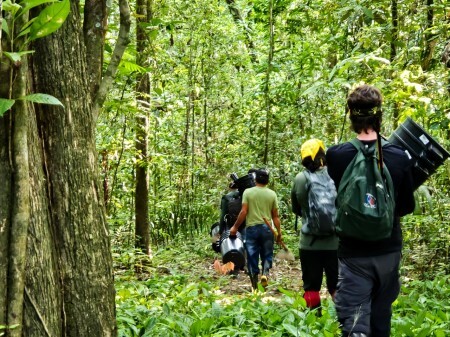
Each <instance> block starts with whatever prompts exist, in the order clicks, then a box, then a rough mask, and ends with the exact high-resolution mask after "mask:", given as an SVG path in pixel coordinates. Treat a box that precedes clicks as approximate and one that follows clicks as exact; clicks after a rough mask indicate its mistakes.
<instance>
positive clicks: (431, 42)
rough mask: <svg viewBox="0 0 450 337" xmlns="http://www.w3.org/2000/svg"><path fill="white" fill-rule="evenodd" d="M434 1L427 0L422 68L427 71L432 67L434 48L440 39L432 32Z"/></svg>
mask: <svg viewBox="0 0 450 337" xmlns="http://www.w3.org/2000/svg"><path fill="white" fill-rule="evenodd" d="M433 6H434V1H433V0H427V26H426V30H425V36H424V38H425V49H424V50H423V52H422V69H423V70H424V71H427V70H428V69H430V65H431V60H432V59H433V53H434V49H435V47H436V43H437V41H438V39H437V38H436V34H435V33H433V32H432V27H433V21H434V10H433Z"/></svg>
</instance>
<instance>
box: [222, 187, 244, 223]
mask: <svg viewBox="0 0 450 337" xmlns="http://www.w3.org/2000/svg"><path fill="white" fill-rule="evenodd" d="M241 208H242V196H241V195H240V194H239V195H237V196H236V197H234V198H231V199H229V200H228V207H227V214H226V215H225V222H226V227H227V229H230V228H231V227H232V226H233V225H234V223H235V222H236V220H237V218H238V216H239V212H240V211H241ZM244 226H245V221H244V222H243V223H242V225H241V226H240V227H239V229H242V228H244Z"/></svg>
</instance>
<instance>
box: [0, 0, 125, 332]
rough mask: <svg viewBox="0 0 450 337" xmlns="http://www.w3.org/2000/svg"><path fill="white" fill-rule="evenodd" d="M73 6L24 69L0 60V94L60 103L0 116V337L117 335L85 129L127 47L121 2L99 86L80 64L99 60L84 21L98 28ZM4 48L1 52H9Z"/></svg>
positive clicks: (91, 146)
mask: <svg viewBox="0 0 450 337" xmlns="http://www.w3.org/2000/svg"><path fill="white" fill-rule="evenodd" d="M101 2H102V3H103V6H91V7H89V6H88V5H87V6H86V7H85V9H84V10H85V12H84V15H87V13H86V10H88V11H97V10H98V11H101V10H104V8H105V6H104V5H105V4H104V3H105V1H101ZM79 6H80V4H79V1H76V0H73V1H72V0H71V12H70V15H69V17H68V18H67V20H66V22H65V23H64V25H63V26H62V27H61V28H60V29H59V30H58V31H57V32H56V33H54V34H52V35H50V36H48V37H45V38H43V39H38V40H36V41H35V42H34V44H33V46H32V48H31V49H33V50H34V51H35V53H34V54H33V58H32V59H31V63H30V64H28V63H27V62H26V61H25V60H24V61H23V62H21V63H19V64H15V65H12V64H9V63H8V62H6V61H5V59H4V58H3V59H2V62H1V66H0V75H1V78H9V79H11V80H10V81H9V82H8V83H5V82H4V81H2V83H1V84H0V95H1V97H12V98H18V97H20V96H24V95H26V94H27V93H28V92H34V93H37V92H39V93H46V94H50V95H52V96H54V97H56V98H58V99H59V100H60V101H61V102H62V103H63V104H64V109H63V108H61V107H58V106H50V105H39V106H32V105H28V104H26V103H25V102H24V101H21V100H17V99H16V103H15V105H14V107H13V108H14V109H13V110H11V111H8V112H7V113H6V114H5V115H3V116H2V117H0V181H2V184H1V187H0V325H9V326H11V325H18V326H17V327H15V328H14V329H10V330H7V336H27V337H34V336H36V337H37V336H39V337H40V336H66V337H70V336H74V337H75V336H77V337H79V336H116V335H117V327H116V323H115V302H114V301H115V291H114V282H113V272H112V257H111V252H110V242H109V234H108V228H107V223H106V217H105V207H104V204H103V203H104V200H103V198H102V190H101V185H100V183H99V181H100V179H99V174H98V170H97V153H96V147H95V133H94V131H95V123H96V117H97V113H98V108H99V106H101V103H102V102H103V100H104V95H105V93H106V92H107V88H108V86H107V84H108V83H111V82H112V80H111V78H110V77H112V76H114V73H115V69H117V64H118V62H119V61H120V58H121V54H120V53H121V51H122V52H123V49H124V46H126V44H127V36H126V33H127V32H129V8H128V2H127V1H126V0H120V6H121V17H122V14H124V15H123V18H125V19H124V20H121V33H122V34H121V35H120V36H119V40H118V45H120V48H119V51H118V52H116V50H115V54H114V58H113V60H112V61H111V62H110V65H109V68H108V70H109V71H108V74H107V75H105V76H103V78H102V81H101V83H100V79H101V78H100V76H99V75H98V74H99V73H98V71H100V70H101V67H100V69H99V67H98V65H97V66H95V67H94V68H91V67H88V65H89V64H91V61H92V60H91V59H93V58H97V59H98V58H99V52H100V51H101V49H102V46H103V41H101V39H99V38H98V35H96V36H94V37H93V38H92V39H89V35H90V34H84V33H86V32H89V31H90V28H89V24H88V23H87V22H88V21H89V22H91V24H92V25H96V24H97V22H96V20H82V19H81V14H80V7H79ZM127 8H128V12H127ZM122 11H123V12H122ZM90 14H91V17H95V18H98V17H103V16H102V15H104V14H95V13H92V12H91V13H90ZM127 15H128V20H127V19H126V17H127ZM83 21H84V22H85V26H84V30H83V27H82V22H83ZM102 24H105V21H103V22H102ZM122 24H125V25H126V24H128V27H125V28H123V27H122ZM122 28H123V29H122ZM103 29H106V27H103ZM4 42H5V41H4V40H2V47H6V48H7V49H6V50H8V48H11V46H8V44H5V43H4ZM89 43H93V44H99V45H98V46H93V45H89ZM22 50H23V49H22ZM92 69H98V70H97V74H93V72H94V71H93V70H92ZM11 71H12V74H13V76H7V75H8V74H10V73H11ZM5 75H6V76H5ZM93 75H95V76H93ZM105 82H106V83H107V84H106V85H105V84H104V83H105ZM100 88H101V91H102V95H100V98H99V95H98V92H99V91H100ZM94 100H95V102H96V103H94ZM99 102H100V103H99ZM35 109H36V110H35Z"/></svg>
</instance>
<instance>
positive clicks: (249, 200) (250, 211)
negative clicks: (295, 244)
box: [230, 169, 281, 290]
mask: <svg viewBox="0 0 450 337" xmlns="http://www.w3.org/2000/svg"><path fill="white" fill-rule="evenodd" d="M255 182H256V186H255V187H251V188H248V189H246V190H245V191H244V194H243V197H242V208H241V211H240V213H239V216H238V218H237V220H236V222H235V223H234V225H233V227H231V229H230V236H231V235H236V232H237V231H238V229H239V227H240V226H241V224H242V223H243V222H244V221H245V222H246V239H245V250H246V252H247V270H248V274H249V276H250V281H251V284H252V289H253V290H256V289H257V287H258V278H259V274H260V272H261V271H262V275H261V285H262V286H263V287H264V288H265V287H267V285H268V277H269V270H270V269H271V268H272V261H273V244H274V235H273V233H272V230H271V229H270V228H269V227H267V225H266V222H265V221H266V220H267V221H268V222H269V223H270V222H271V221H273V224H274V225H275V228H276V230H277V233H278V235H277V242H280V241H281V227H280V218H279V215H278V199H277V195H276V193H275V192H274V191H273V190H271V189H269V188H268V187H267V184H268V183H269V171H267V170H266V169H258V170H256V172H255ZM260 257H261V266H262V268H261V269H262V270H261V269H260V268H259V258H260Z"/></svg>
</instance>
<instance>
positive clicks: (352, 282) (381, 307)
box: [335, 252, 401, 337]
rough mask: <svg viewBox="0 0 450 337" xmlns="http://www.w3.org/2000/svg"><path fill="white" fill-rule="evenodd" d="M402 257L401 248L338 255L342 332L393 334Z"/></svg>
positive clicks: (385, 336)
mask: <svg viewBox="0 0 450 337" xmlns="http://www.w3.org/2000/svg"><path fill="white" fill-rule="evenodd" d="M400 258H401V254H400V252H394V253H389V254H385V255H380V256H371V257H354V258H339V280H338V286H337V293H336V298H335V302H336V312H337V315H338V319H339V322H340V323H341V326H342V332H343V336H349V335H350V334H351V333H354V332H355V333H358V332H359V333H365V334H366V335H367V336H371V337H389V336H390V331H391V316H392V308H391V306H392V303H393V302H394V301H395V299H396V298H397V296H398V294H399V292H400V280H399V267H400Z"/></svg>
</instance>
